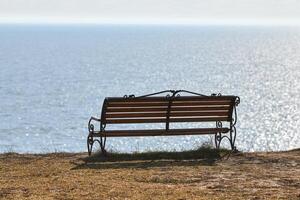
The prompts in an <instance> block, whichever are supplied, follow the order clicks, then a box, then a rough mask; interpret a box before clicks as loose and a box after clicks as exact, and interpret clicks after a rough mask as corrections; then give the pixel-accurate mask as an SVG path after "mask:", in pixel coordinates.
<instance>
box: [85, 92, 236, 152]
mask: <svg viewBox="0 0 300 200" xmlns="http://www.w3.org/2000/svg"><path fill="white" fill-rule="evenodd" d="M164 93H167V94H166V95H165V97H166V99H167V100H169V106H168V110H167V115H166V131H168V130H169V117H170V116H169V113H170V102H171V101H172V100H173V99H174V98H175V97H179V96H180V93H188V94H192V95H196V96H201V97H209V96H207V95H203V94H199V93H195V92H190V91H187V90H165V91H161V92H156V93H152V94H147V95H143V96H138V97H136V96H135V95H133V94H132V95H124V96H123V98H124V99H128V98H134V99H138V98H146V97H150V96H155V95H159V94H164ZM211 96H222V95H221V94H220V93H219V94H211ZM106 103H107V99H105V100H104V101H103V107H102V112H101V118H96V117H91V118H90V120H89V122H88V131H89V134H88V137H87V149H88V154H89V155H91V153H92V149H93V145H94V143H95V142H98V143H99V145H100V148H101V151H102V153H103V154H106V150H105V145H106V138H107V137H109V136H106V134H105V128H106V124H105V123H104V122H103V121H102V120H101V119H103V115H104V111H103V108H104V107H105V104H106ZM239 103H240V98H239V97H238V96H235V102H234V105H233V106H232V109H233V110H232V111H231V112H232V117H231V120H230V121H229V123H230V125H229V135H225V134H224V133H222V132H217V133H215V134H214V135H215V138H214V142H215V146H216V148H217V149H219V148H220V144H221V141H222V140H223V139H225V138H226V139H227V140H228V141H229V143H230V147H231V150H233V151H237V149H236V146H235V140H236V134H237V131H236V127H235V125H236V123H237V111H236V107H237V106H238V105H239ZM93 121H95V122H98V123H100V133H101V134H99V132H98V134H96V132H97V131H95V125H94V124H93ZM222 127H223V123H222V121H216V128H222ZM102 133H103V134H102ZM226 133H228V132H226ZM177 135H180V134H177ZM185 135H188V134H185ZM145 136H147V135H145ZM161 136H166V135H161Z"/></svg>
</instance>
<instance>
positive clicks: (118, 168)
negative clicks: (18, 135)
mask: <svg viewBox="0 0 300 200" xmlns="http://www.w3.org/2000/svg"><path fill="white" fill-rule="evenodd" d="M224 153H226V152H224V151H223V152H222V154H224ZM0 199H300V149H298V150H293V151H288V152H274V153H240V154H235V155H231V156H230V158H229V159H220V155H219V154H218V152H216V151H214V150H209V149H201V150H196V151H188V152H175V153H174V152H173V153H168V152H153V153H141V154H109V155H108V157H107V158H104V157H101V156H99V155H93V156H92V157H87V154H86V153H84V154H83V153H81V154H65V153H56V154H41V155H37V154H34V155H31V154H25V155H21V154H13V153H9V154H1V155H0Z"/></svg>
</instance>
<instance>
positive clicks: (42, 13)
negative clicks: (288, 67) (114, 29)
mask: <svg viewBox="0 0 300 200" xmlns="http://www.w3.org/2000/svg"><path fill="white" fill-rule="evenodd" d="M0 22H8V23H10V22H18V23H20V22H22V23H23V22H31V23H44V22H48V23H183V24H184V23H187V24H194V23H196V24H197V23H214V24H218V23H220V24H224V23H225V24H297V25H300V0H0Z"/></svg>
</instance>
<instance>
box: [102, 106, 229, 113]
mask: <svg viewBox="0 0 300 200" xmlns="http://www.w3.org/2000/svg"><path fill="white" fill-rule="evenodd" d="M229 109H230V107H229V105H228V106H198V107H194V106H193V107H171V111H201V110H215V111H221V110H222V111H223V110H224V111H225V110H226V111H228V110H229ZM155 111H167V107H146V108H107V110H106V112H107V113H110V112H155Z"/></svg>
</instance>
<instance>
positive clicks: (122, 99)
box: [106, 96, 235, 102]
mask: <svg viewBox="0 0 300 200" xmlns="http://www.w3.org/2000/svg"><path fill="white" fill-rule="evenodd" d="M214 99H216V100H233V99H235V96H207V97H201V96H180V97H175V98H173V99H172V100H176V101H181V100H182V101H185V100H200V101H201V100H203V101H205V100H209V101H211V100H214ZM106 100H107V101H109V102H124V101H126V102H130V101H135V102H144V101H146V102H147V101H168V99H167V98H166V97H164V96H158V97H143V98H123V97H107V98H106Z"/></svg>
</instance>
